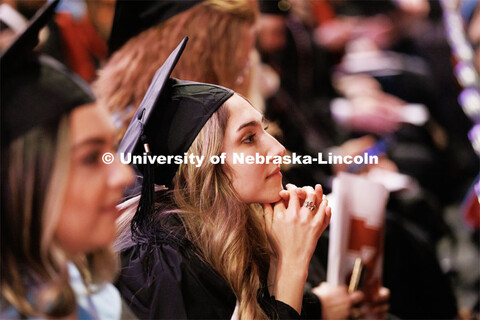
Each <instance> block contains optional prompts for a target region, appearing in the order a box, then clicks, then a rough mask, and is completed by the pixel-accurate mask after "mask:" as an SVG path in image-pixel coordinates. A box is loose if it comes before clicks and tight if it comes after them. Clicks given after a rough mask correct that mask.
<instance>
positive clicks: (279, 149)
mask: <svg viewBox="0 0 480 320" xmlns="http://www.w3.org/2000/svg"><path fill="white" fill-rule="evenodd" d="M270 143H271V146H270V152H269V153H270V154H272V155H274V156H281V157H283V156H284V155H285V152H286V149H285V147H284V146H283V145H282V144H281V143H280V142H278V140H277V139H275V138H274V137H272V136H270Z"/></svg>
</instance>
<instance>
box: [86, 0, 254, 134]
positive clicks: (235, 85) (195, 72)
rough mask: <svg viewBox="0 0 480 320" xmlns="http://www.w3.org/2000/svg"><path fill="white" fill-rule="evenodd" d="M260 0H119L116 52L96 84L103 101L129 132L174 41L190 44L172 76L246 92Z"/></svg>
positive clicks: (114, 36)
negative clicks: (132, 120)
mask: <svg viewBox="0 0 480 320" xmlns="http://www.w3.org/2000/svg"><path fill="white" fill-rule="evenodd" d="M257 15H258V5H257V2H256V1H255V0H205V1H202V0H189V1H176V0H174V1H170V0H168V1H166V0H161V1H160V0H154V1H117V2H116V7H115V17H114V20H113V25H112V32H111V35H110V39H109V50H110V53H111V57H110V59H109V61H108V63H107V64H106V65H105V66H104V67H103V68H102V70H100V72H99V78H98V79H97V81H96V82H95V83H94V84H93V88H94V90H95V94H96V95H97V97H98V101H99V102H100V103H102V105H105V106H106V107H107V109H108V110H109V111H110V112H112V113H113V114H115V115H116V117H117V119H118V125H119V126H120V127H121V128H122V134H123V133H124V132H125V130H126V128H127V127H128V124H129V123H130V120H131V118H132V116H133V114H134V113H135V111H136V109H137V108H138V106H139V105H140V102H141V101H142V98H143V96H144V95H145V92H146V90H147V89H148V86H149V84H150V82H151V80H152V78H153V76H154V74H155V71H156V70H157V69H158V68H159V67H160V66H161V65H162V63H163V62H164V61H165V59H166V58H167V57H168V55H169V54H170V52H172V50H173V49H174V48H175V46H176V45H177V44H178V43H179V42H180V41H181V40H182V39H183V37H185V36H188V37H189V38H190V40H189V46H188V48H187V49H186V54H185V56H184V58H183V59H182V61H180V62H179V64H178V66H177V68H175V71H174V72H173V76H174V77H177V78H180V79H185V80H192V81H199V82H207V83H213V84H218V85H221V86H225V87H228V88H232V89H234V90H235V91H237V92H239V93H241V94H243V95H245V96H247V94H248V88H249V69H250V61H249V54H250V51H251V50H252V49H253V47H254V45H255V36H254V35H255V29H254V24H255V21H256V18H257Z"/></svg>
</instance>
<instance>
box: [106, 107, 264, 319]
mask: <svg viewBox="0 0 480 320" xmlns="http://www.w3.org/2000/svg"><path fill="white" fill-rule="evenodd" d="M227 106H228V101H227V102H226V103H225V104H224V105H223V106H221V107H220V108H219V110H218V111H217V112H216V113H214V114H213V115H212V117H211V118H210V119H209V120H208V121H207V123H206V124H205V126H204V127H203V129H202V130H201V131H200V133H199V134H198V136H197V137H196V139H195V140H194V142H193V144H192V145H191V147H190V148H189V150H188V152H187V153H188V154H195V155H204V156H205V157H206V159H210V157H211V156H214V155H220V154H221V150H222V143H223V136H224V132H225V128H226V126H227V121H228V116H229V113H228V108H227ZM223 166H225V165H223ZM224 170H225V168H222V165H218V164H217V165H215V164H212V163H211V162H210V161H205V162H204V163H203V164H202V165H201V166H200V167H199V168H197V167H195V165H191V164H184V165H181V166H180V168H179V169H178V170H177V173H176V175H175V177H174V179H173V189H172V191H171V199H172V200H173V204H174V206H175V207H176V209H175V210H173V212H174V213H176V214H178V215H179V216H180V218H181V219H182V222H183V224H184V226H185V229H186V234H187V237H188V239H189V240H190V241H191V242H192V243H194V244H195V246H196V247H197V249H198V250H199V251H200V255H201V258H203V259H204V260H205V261H206V262H207V263H209V264H210V265H211V266H212V267H213V268H214V269H215V270H217V272H219V273H220V275H222V276H223V278H224V279H225V280H226V281H227V282H228V283H229V285H230V287H231V289H232V290H233V292H234V293H235V295H236V297H237V300H238V301H239V317H240V319H265V318H267V315H266V314H265V312H264V311H263V309H262V308H261V307H260V305H259V304H258V300H257V298H258V294H259V292H260V291H261V290H263V289H265V288H264V286H265V285H266V283H267V276H268V269H269V261H270V260H269V259H270V256H271V253H272V252H271V249H270V247H269V245H268V240H267V237H266V234H265V231H264V227H263V222H262V221H263V219H262V212H261V207H260V206H259V205H258V204H252V205H248V204H246V203H243V202H241V201H240V200H239V198H238V196H237V193H236V192H235V190H234V188H233V186H232V183H231V181H230V179H229V178H228V176H227V175H226V174H225V171H224ZM137 204H138V198H137V199H136V200H134V201H130V202H129V204H128V206H129V207H128V208H127V209H126V211H125V213H124V214H123V215H122V217H121V218H120V219H119V221H118V226H119V229H120V230H119V235H120V236H119V238H118V240H117V242H116V245H115V246H116V248H117V249H120V250H121V249H122V248H125V247H126V245H125V244H126V243H127V242H130V243H131V240H130V239H129V237H130V228H129V221H130V220H131V219H132V218H133V214H134V213H135V209H136V205H137ZM168 213H171V211H168ZM157 214H162V213H157ZM163 214H165V212H164V213H163Z"/></svg>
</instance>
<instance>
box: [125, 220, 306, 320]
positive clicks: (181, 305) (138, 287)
mask: <svg viewBox="0 0 480 320" xmlns="http://www.w3.org/2000/svg"><path fill="white" fill-rule="evenodd" d="M177 219H178V218H177ZM121 264H122V268H121V273H120V276H119V278H118V280H117V283H116V286H117V287H118V289H119V291H120V293H121V295H122V297H123V298H124V299H125V301H126V302H127V305H128V306H129V307H130V308H131V309H132V311H133V312H134V313H135V314H136V315H137V316H138V317H139V318H141V319H165V318H168V319H179V318H181V319H230V318H231V316H232V314H233V312H234V309H235V304H236V297H235V295H234V293H233V291H232V290H231V289H230V287H229V285H228V283H227V282H226V281H225V280H224V279H223V278H222V277H221V276H220V274H218V273H217V272H216V271H215V270H214V269H213V268H212V267H210V266H209V265H208V264H206V263H205V262H203V261H202V260H201V259H200V258H199V257H198V256H197V255H196V254H195V249H194V247H193V245H192V244H191V243H190V242H189V241H188V240H187V239H185V237H182V236H181V235H180V236H179V235H178V233H172V232H171V230H170V231H167V230H166V229H164V228H159V229H157V230H156V231H155V232H152V233H150V235H149V236H145V237H142V238H139V239H136V242H135V243H132V245H131V246H130V247H128V248H126V249H124V250H123V251H122V252H121ZM265 291H266V290H265ZM259 303H260V305H261V306H262V308H263V309H264V310H265V312H266V313H267V314H268V315H269V316H271V317H272V318H280V319H297V318H300V316H299V314H298V313H297V312H296V311H295V310H294V309H293V308H291V307H290V306H288V305H287V304H284V303H282V302H280V301H277V300H275V299H274V298H273V297H270V296H269V295H268V292H265V293H263V294H260V295H259Z"/></svg>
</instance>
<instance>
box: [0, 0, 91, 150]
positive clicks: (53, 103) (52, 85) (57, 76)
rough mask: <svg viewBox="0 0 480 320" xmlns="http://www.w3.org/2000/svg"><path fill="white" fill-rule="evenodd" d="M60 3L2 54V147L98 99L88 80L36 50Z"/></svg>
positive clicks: (43, 12)
mask: <svg viewBox="0 0 480 320" xmlns="http://www.w3.org/2000/svg"><path fill="white" fill-rule="evenodd" d="M57 4H58V0H56V1H53V2H52V3H49V4H48V5H46V6H45V7H44V8H43V9H41V10H40V11H39V13H38V14H37V15H35V17H34V18H33V19H32V21H31V22H30V23H29V25H28V27H27V28H26V29H25V31H24V32H22V33H21V34H19V35H18V36H17V38H16V40H15V41H14V42H13V43H12V44H11V45H10V46H9V47H8V48H7V50H6V51H5V52H4V53H3V54H2V55H1V57H0V64H1V66H0V67H1V80H2V84H1V108H0V110H1V130H2V134H1V136H2V137H1V141H2V143H1V145H2V149H3V148H4V147H6V146H8V145H9V144H10V142H12V141H13V140H14V139H15V138H17V137H19V136H21V135H23V134H24V133H26V132H27V131H29V130H30V129H32V128H34V127H36V126H39V125H42V124H45V123H48V122H50V121H53V120H55V119H59V118H60V117H61V116H62V115H63V114H65V113H67V112H68V111H70V110H71V109H73V108H74V107H76V106H80V105H84V104H88V103H91V102H93V101H94V100H95V99H94V97H93V94H92V93H91V91H90V88H89V86H88V84H86V83H85V82H83V81H82V80H81V79H80V78H79V77H77V76H75V75H74V74H73V73H71V72H70V71H68V70H67V68H66V67H65V66H63V65H62V64H61V63H59V62H58V61H56V60H54V59H53V58H50V57H47V56H40V55H38V54H36V53H35V52H34V51H33V49H34V47H35V46H36V44H37V42H38V32H39V31H40V29H41V28H42V27H43V26H44V25H45V24H46V23H47V22H48V21H49V19H51V17H52V16H53V14H54V10H55V7H56V5H57Z"/></svg>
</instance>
